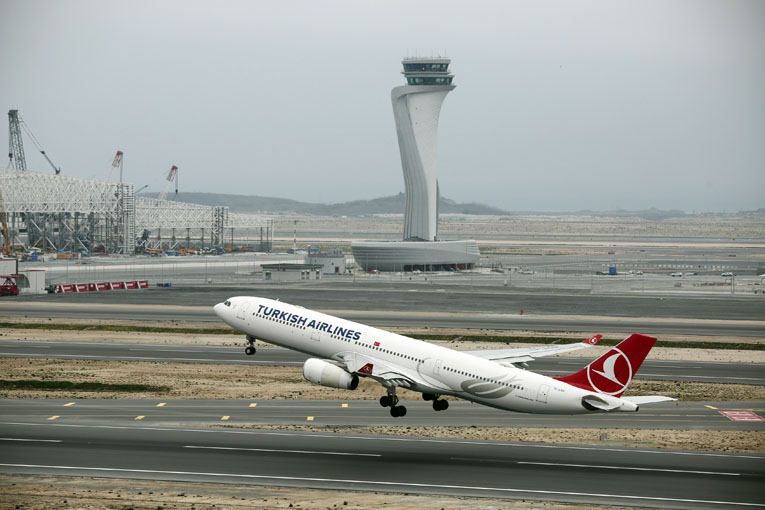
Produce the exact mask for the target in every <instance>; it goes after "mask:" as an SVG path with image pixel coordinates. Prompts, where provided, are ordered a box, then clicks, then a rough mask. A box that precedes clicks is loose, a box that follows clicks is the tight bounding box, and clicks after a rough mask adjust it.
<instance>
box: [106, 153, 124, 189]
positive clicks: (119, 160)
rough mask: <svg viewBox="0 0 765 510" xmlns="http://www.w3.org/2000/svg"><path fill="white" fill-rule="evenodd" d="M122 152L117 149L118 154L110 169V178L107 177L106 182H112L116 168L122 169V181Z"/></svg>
mask: <svg viewBox="0 0 765 510" xmlns="http://www.w3.org/2000/svg"><path fill="white" fill-rule="evenodd" d="M122 154H123V153H122V151H117V154H115V155H114V161H112V167H111V169H109V178H108V179H106V182H112V175H114V170H116V169H117V168H119V169H120V182H122Z"/></svg>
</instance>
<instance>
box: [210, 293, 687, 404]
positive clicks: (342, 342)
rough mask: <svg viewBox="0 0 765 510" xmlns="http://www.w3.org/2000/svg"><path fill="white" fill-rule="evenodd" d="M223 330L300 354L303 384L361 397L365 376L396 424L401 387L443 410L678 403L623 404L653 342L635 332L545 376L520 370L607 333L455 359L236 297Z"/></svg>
mask: <svg viewBox="0 0 765 510" xmlns="http://www.w3.org/2000/svg"><path fill="white" fill-rule="evenodd" d="M214 310H215V313H216V314H217V315H218V317H220V318H221V319H222V320H223V321H224V322H226V323H227V324H229V325H230V326H232V327H233V328H234V329H237V330H239V331H241V332H243V333H244V334H245V335H247V340H248V342H249V346H248V347H247V348H246V349H245V352H246V354H248V355H252V354H255V347H254V346H253V342H254V341H255V340H256V339H258V340H263V341H265V342H268V343H271V344H274V345H278V346H281V347H286V348H288V349H293V350H296V351H300V352H303V353H306V354H309V355H311V356H315V357H313V358H310V359H308V360H307V361H306V362H305V364H304V365H303V376H304V377H305V378H306V379H307V380H309V381H311V382H312V383H315V384H320V385H323V386H329V387H332V388H341V389H347V390H354V389H356V387H357V386H358V384H359V378H360V377H370V378H372V379H374V380H375V381H377V382H379V383H380V384H381V385H382V386H383V387H385V388H386V390H387V394H386V395H385V396H383V397H381V398H380V405H382V406H383V407H390V414H391V416H393V417H399V416H404V415H406V407H404V406H402V405H399V400H398V397H397V396H396V388H399V387H401V388H406V389H409V390H413V391H417V392H420V393H422V398H423V399H424V400H430V401H433V409H435V410H436V411H443V410H445V409H446V408H448V407H449V402H448V401H447V400H444V399H442V398H441V397H442V396H444V395H450V396H453V397H459V398H463V399H465V400H470V401H471V402H476V403H478V404H483V405H487V406H491V407H496V408H499V409H505V410H508V411H518V412H524V413H544V414H585V413H593V412H604V411H637V410H638V406H639V405H640V404H645V403H651V402H662V401H666V400H674V399H672V398H669V397H662V396H658V395H655V396H640V397H622V394H623V393H624V391H625V390H626V389H627V386H628V385H629V383H630V381H631V380H632V377H633V376H634V375H635V372H637V370H638V368H640V365H641V363H643V360H644V359H645V357H646V355H647V354H648V351H650V350H651V347H653V344H654V343H655V342H656V339H655V338H651V337H648V336H644V335H638V334H634V335H631V336H630V337H629V338H627V339H626V340H624V341H622V342H621V343H620V344H619V345H617V346H616V347H613V348H612V349H611V350H609V351H608V352H607V353H606V354H604V355H603V356H601V357H600V358H598V359H597V360H595V361H593V362H592V363H590V364H589V365H587V366H586V367H585V368H583V369H581V370H580V371H578V372H576V373H573V374H571V375H567V376H564V377H554V378H553V377H546V376H544V375H541V374H537V373H534V372H530V371H528V370H524V369H523V368H519V365H521V366H525V364H526V362H528V361H532V360H534V359H535V358H537V357H541V356H549V355H551V354H560V353H564V352H570V351H574V350H578V349H583V348H587V347H591V346H592V345H595V344H596V343H597V342H598V340H600V338H601V335H596V336H594V337H592V338H589V339H587V340H585V341H583V342H579V343H573V344H564V345H545V346H540V347H531V348H515V349H499V350H484V351H455V350H452V349H448V348H446V347H441V346H438V345H433V344H430V343H427V342H422V341H420V340H415V339H413V338H409V337H406V336H402V335H397V334H395V333H391V332H388V331H383V330H381V329H377V328H373V327H370V326H365V325H363V324H359V323H356V322H351V321H348V320H344V319H340V318H338V317H333V316H331V315H326V314H323V313H320V312H316V311H313V310H308V309H306V308H303V307H300V306H295V305H290V304H287V303H283V302H280V301H274V300H272V299H266V298H259V297H245V296H239V297H232V298H230V299H228V300H227V301H226V302H224V303H218V304H217V305H215V307H214Z"/></svg>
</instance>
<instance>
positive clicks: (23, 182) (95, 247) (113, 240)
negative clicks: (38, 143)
mask: <svg viewBox="0 0 765 510" xmlns="http://www.w3.org/2000/svg"><path fill="white" fill-rule="evenodd" d="M0 189H2V192H3V198H4V202H5V209H6V221H7V223H8V231H9V235H10V238H11V242H12V244H14V245H17V246H19V245H20V246H22V247H23V249H24V250H28V249H39V250H42V251H72V252H86V253H121V254H134V253H136V250H138V251H139V252H145V251H152V250H173V249H178V248H180V247H183V248H184V249H187V250H197V249H205V248H213V249H223V248H224V247H225V246H226V245H227V244H229V243H227V241H230V245H232V246H241V245H242V241H245V243H244V245H246V246H248V247H250V248H252V249H256V250H258V251H269V250H270V249H271V246H272V239H273V222H272V221H271V220H268V219H265V218H262V217H260V216H251V215H242V214H237V215H234V214H230V213H229V209H228V207H224V206H205V205H198V204H189V203H183V202H175V201H168V200H158V199H154V198H148V197H136V196H135V189H134V186H133V185H132V184H124V183H110V182H106V181H97V180H91V179H81V178H77V177H69V176H63V175H49V174H42V173H39V172H32V171H28V170H27V171H23V172H21V171H16V172H14V171H10V170H8V169H0ZM253 229H255V230H256V232H257V231H258V230H259V231H260V241H259V242H257V243H256V242H252V230H253ZM264 233H265V236H264ZM229 236H230V237H229Z"/></svg>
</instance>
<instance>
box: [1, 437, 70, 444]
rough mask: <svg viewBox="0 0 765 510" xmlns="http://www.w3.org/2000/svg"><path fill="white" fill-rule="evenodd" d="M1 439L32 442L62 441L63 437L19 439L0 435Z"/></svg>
mask: <svg viewBox="0 0 765 510" xmlns="http://www.w3.org/2000/svg"><path fill="white" fill-rule="evenodd" d="M0 441H23V442H30V443H60V442H61V439H18V438H15V437H0Z"/></svg>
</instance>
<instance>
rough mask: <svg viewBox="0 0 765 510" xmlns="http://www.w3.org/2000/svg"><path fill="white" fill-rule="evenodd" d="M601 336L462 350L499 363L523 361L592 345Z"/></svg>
mask: <svg viewBox="0 0 765 510" xmlns="http://www.w3.org/2000/svg"><path fill="white" fill-rule="evenodd" d="M601 338H603V335H595V336H593V337H590V338H588V339H587V340H582V341H581V342H577V343H575V344H561V345H541V346H539V347H519V348H516V349H492V350H484V351H462V352H465V353H467V354H472V355H473V356H477V357H479V358H484V359H489V360H492V361H499V362H501V363H500V364H501V365H505V364H515V363H525V362H527V361H534V360H535V359H536V358H541V357H543V356H552V355H553V354H562V353H564V352H571V351H578V350H579V349H586V348H587V347H592V346H593V345H595V344H597V343H598V340H600V339H601Z"/></svg>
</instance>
